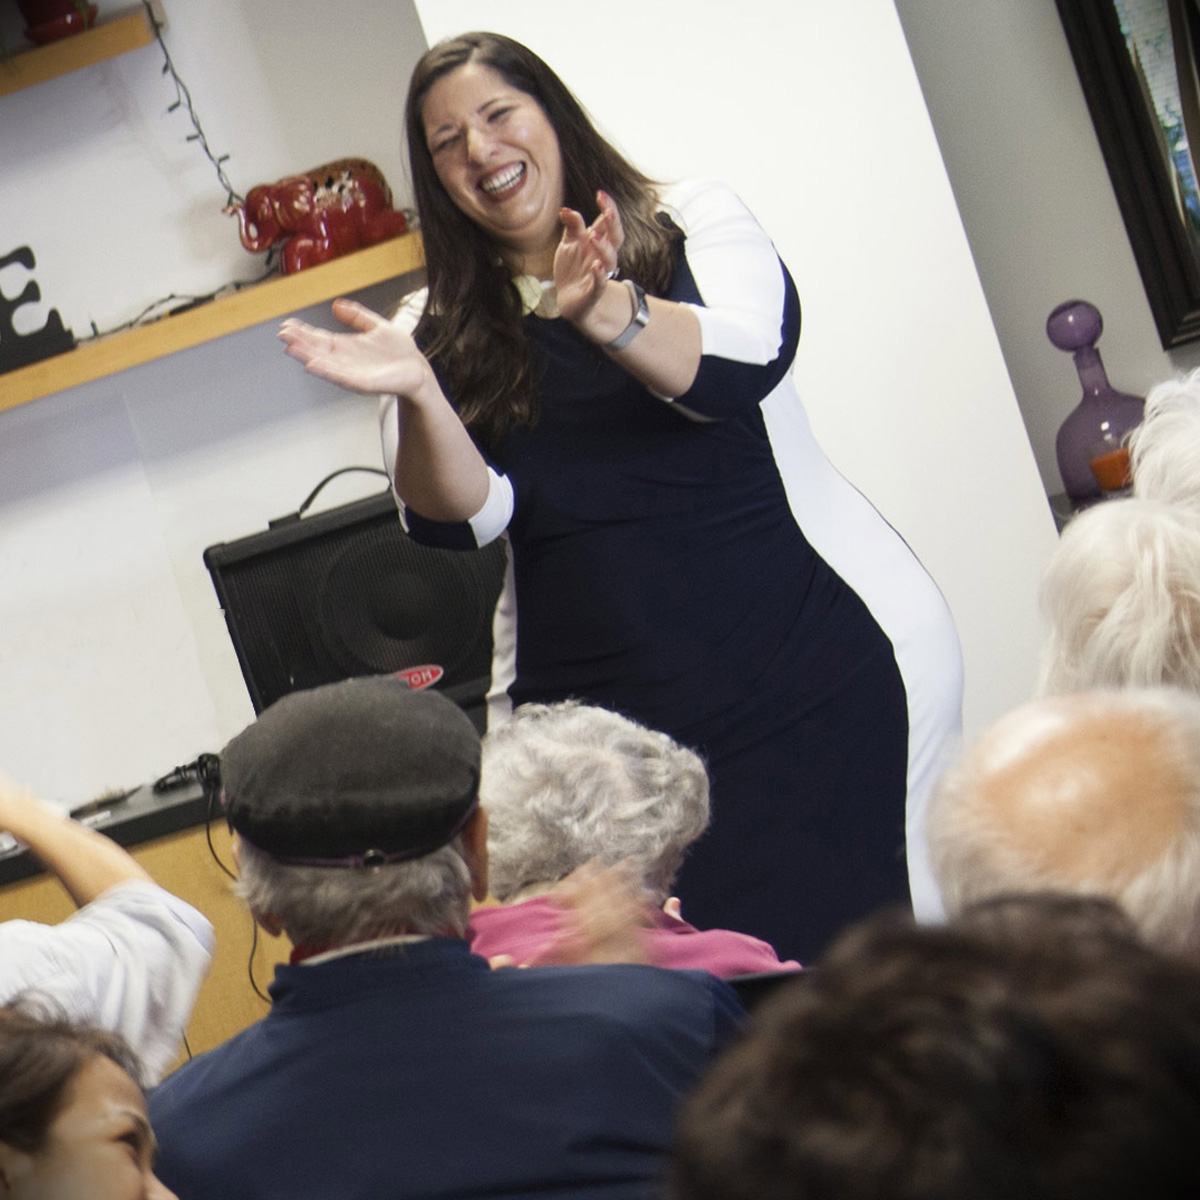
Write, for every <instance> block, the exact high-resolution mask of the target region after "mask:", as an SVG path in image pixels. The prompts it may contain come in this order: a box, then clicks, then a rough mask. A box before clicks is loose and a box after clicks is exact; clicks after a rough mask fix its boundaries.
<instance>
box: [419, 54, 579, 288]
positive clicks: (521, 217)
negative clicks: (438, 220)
mask: <svg viewBox="0 0 1200 1200" xmlns="http://www.w3.org/2000/svg"><path fill="white" fill-rule="evenodd" d="M421 116H422V121H423V124H424V127H425V142H426V145H427V146H428V147H429V153H430V156H431V157H432V159H433V167H434V170H435V171H436V172H437V177H438V179H439V180H440V181H441V184H442V187H444V188H445V189H446V193H447V195H448V196H449V197H450V199H451V200H452V201H453V202H454V204H455V206H456V207H457V208H458V209H460V210H461V211H462V212H463V213H465V214H466V215H467V216H468V217H469V218H470V219H471V220H472V221H474V222H475V224H476V225H478V226H479V227H480V229H482V230H483V231H484V233H486V234H487V235H488V236H489V237H490V238H491V239H492V240H493V241H494V242H495V243H496V245H497V247H498V248H499V249H500V250H501V252H502V253H503V254H504V257H505V259H506V260H507V261H508V262H509V265H510V266H512V267H514V268H516V269H517V270H521V271H533V272H534V273H540V272H542V271H544V270H545V265H544V264H545V263H546V262H547V260H549V261H550V262H552V261H553V257H554V250H555V247H556V246H557V245H558V241H559V238H560V236H561V232H562V226H561V223H560V221H559V219H558V211H559V209H560V208H561V207H562V204H563V168H562V152H561V150H560V149H559V144H558V135H557V134H556V133H555V131H554V127H553V126H552V125H551V124H550V120H549V118H548V117H547V116H546V114H545V112H543V111H542V107H541V105H540V104H538V102H537V101H536V100H535V99H534V98H533V97H532V96H530V95H529V94H528V93H526V92H522V91H521V90H519V89H518V88H514V87H512V86H510V85H509V84H508V83H506V82H505V81H504V77H503V76H502V75H501V74H500V73H499V72H497V71H495V70H493V69H492V68H491V67H489V66H485V65H484V64H483V63H478V62H468V63H464V64H463V65H462V66H461V67H456V68H455V69H454V70H453V71H451V72H450V73H449V74H447V75H443V76H442V78H441V79H439V80H438V81H437V82H436V83H435V84H433V86H432V87H431V88H430V89H429V91H428V93H427V94H426V97H425V102H424V104H423V105H422V107H421Z"/></svg>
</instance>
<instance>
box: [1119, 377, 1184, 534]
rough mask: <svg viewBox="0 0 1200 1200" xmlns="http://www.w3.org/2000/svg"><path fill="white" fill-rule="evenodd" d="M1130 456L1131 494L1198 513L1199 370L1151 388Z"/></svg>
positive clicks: (1134, 433) (1130, 448) (1134, 434)
mask: <svg viewBox="0 0 1200 1200" xmlns="http://www.w3.org/2000/svg"><path fill="white" fill-rule="evenodd" d="M1129 459H1130V468H1131V470H1132V473H1133V493H1134V495H1135V496H1140V497H1141V498H1143V499H1146V500H1161V501H1163V502H1165V503H1168V504H1177V505H1180V506H1181V507H1185V508H1188V509H1190V510H1191V511H1193V512H1197V511H1200V369H1197V370H1195V371H1192V372H1191V373H1190V374H1189V375H1185V376H1183V377H1182V378H1179V379H1168V380H1164V381H1163V382H1162V383H1159V384H1157V385H1156V386H1155V387H1153V388H1151V389H1150V392H1149V394H1148V395H1147V396H1146V412H1145V416H1144V417H1143V418H1142V423H1141V424H1140V425H1138V426H1137V428H1136V429H1134V430H1133V432H1132V433H1130V435H1129Z"/></svg>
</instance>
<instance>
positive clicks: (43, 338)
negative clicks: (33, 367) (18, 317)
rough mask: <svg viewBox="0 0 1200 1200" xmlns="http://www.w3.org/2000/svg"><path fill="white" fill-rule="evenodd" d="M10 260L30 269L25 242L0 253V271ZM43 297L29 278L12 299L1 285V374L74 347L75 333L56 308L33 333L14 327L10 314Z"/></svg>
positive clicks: (29, 254) (29, 259) (28, 254)
mask: <svg viewBox="0 0 1200 1200" xmlns="http://www.w3.org/2000/svg"><path fill="white" fill-rule="evenodd" d="M13 263H19V264H20V265H21V266H23V267H25V268H27V269H28V270H30V271H32V270H33V266H34V257H33V251H32V250H31V249H30V248H29V247H28V246H18V247H17V248H16V249H15V250H13V251H12V252H11V253H10V254H5V255H3V256H0V271H2V270H3V269H4V268H5V267H7V266H11V265H12V264H13ZM41 298H42V293H41V290H40V289H39V288H38V285H37V284H36V283H34V281H33V280H32V279H31V280H30V281H29V282H28V283H27V284H26V285H25V288H24V290H23V291H22V292H21V294H20V295H19V296H17V297H16V298H15V299H10V298H9V297H8V296H6V295H5V294H4V291H3V289H2V288H0V374H3V373H4V372H5V371H15V370H16V369H17V368H18V367H27V366H28V365H29V364H30V363H35V362H40V361H41V360H42V359H43V358H51V357H52V356H53V355H55V354H62V353H63V352H64V351H66V350H71V349H74V346H75V335H74V334H73V333H72V332H71V331H70V330H69V329H64V328H63V323H62V318H61V317H60V316H59V315H58V309H56V308H52V309H51V310H50V315H49V316H48V317H47V318H46V324H45V325H43V326H42V328H41V329H35V330H34V331H33V332H32V333H26V334H20V333H18V332H17V331H16V330H15V329H14V328H13V314H14V313H15V312H16V311H17V309H18V308H20V307H21V305H22V304H29V303H30V302H31V301H34V300H40V299H41Z"/></svg>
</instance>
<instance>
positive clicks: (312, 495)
mask: <svg viewBox="0 0 1200 1200" xmlns="http://www.w3.org/2000/svg"><path fill="white" fill-rule="evenodd" d="M349 471H366V472H368V473H369V474H371V475H382V476H383V477H384V478H385V479H387V478H389V476H388V473H387V472H386V471H385V470H384V469H383V468H382V467H339V468H338V469H337V470H336V471H330V473H329V474H328V475H326V476H325V478H324V479H322V480H321V482H320V483H318V484H317V486H316V487H315V488H313V490H312V491H311V492H309V493H308V498H307V499H306V500H305V501H304V503H303V504H301V505H300V507H299V508H298V509H296V516H298V517H302V516H304V514H305V513H306V512H307V511H308V508H309V505H311V504H312V502H313V501H314V500H315V499H316V498H317V497H318V496H319V495H320V494H321V489H322V488H323V487H324V486H325V485H326V484H327V483H328V482H329V481H330V480H331V479H336V478H337V477H338V476H339V475H345V474H347V472H349Z"/></svg>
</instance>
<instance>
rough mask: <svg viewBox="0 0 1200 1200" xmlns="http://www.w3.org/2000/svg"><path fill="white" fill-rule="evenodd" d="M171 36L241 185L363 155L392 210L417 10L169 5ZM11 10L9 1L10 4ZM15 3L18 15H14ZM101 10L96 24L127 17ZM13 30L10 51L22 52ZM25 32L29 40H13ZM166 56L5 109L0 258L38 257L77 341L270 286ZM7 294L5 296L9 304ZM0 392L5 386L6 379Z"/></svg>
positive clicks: (79, 78) (54, 302)
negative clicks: (244, 288)
mask: <svg viewBox="0 0 1200 1200" xmlns="http://www.w3.org/2000/svg"><path fill="white" fill-rule="evenodd" d="M163 6H164V9H165V13H166V17H167V28H166V30H165V32H164V35H163V36H164V39H165V41H166V44H167V48H168V50H169V51H170V54H171V58H172V60H173V61H174V63H175V66H176V69H177V70H178V72H179V75H180V76H181V77H182V79H183V80H184V82H185V83H186V84H187V86H188V89H189V90H190V92H191V96H192V101H193V105H194V107H195V110H196V112H197V114H198V115H199V119H200V123H201V125H202V127H203V129H204V132H205V135H206V137H207V140H208V144H209V146H210V148H211V149H212V151H213V153H214V154H215V155H222V154H228V155H229V156H230V157H229V161H228V162H227V163H226V164H225V171H226V174H227V175H228V177H229V179H230V181H231V183H232V184H233V187H234V190H235V191H238V192H240V193H241V194H243V195H244V194H245V193H246V192H248V191H249V190H250V189H251V188H252V187H254V186H255V184H259V183H269V182H271V181H272V180H275V179H278V178H280V177H281V176H284V175H294V174H299V173H300V172H303V171H306V170H308V169H310V168H312V167H316V166H319V165H320V164H321V163H324V162H328V161H330V160H332V159H336V158H343V157H346V156H347V155H361V156H362V157H365V158H369V159H372V160H373V161H374V162H376V163H377V164H378V165H379V167H380V168H381V169H382V170H383V173H384V175H385V176H386V177H387V179H388V180H389V182H390V183H391V185H392V188H393V191H394V192H395V193H396V203H397V205H399V206H403V205H404V204H407V203H408V202H409V200H410V197H411V191H410V189H409V188H408V186H407V182H406V180H405V177H404V170H403V161H404V159H403V151H402V134H401V107H402V104H403V97H404V88H405V86H406V85H407V82H408V76H409V73H410V72H411V70H412V64H413V62H414V61H415V60H416V58H417V57H418V56H419V55H420V53H421V52H422V50H424V48H425V47H424V43H423V41H422V35H421V29H420V25H419V24H418V23H417V20H416V15H415V12H414V10H413V7H412V5H411V3H409V2H408V0H396V2H394V3H388V4H377V3H372V0H339V2H338V3H337V4H329V3H327V2H326V0H290V2H289V3H281V2H280V0H203V3H196V2H194V0H192V2H189V0H163ZM0 7H3V8H7V7H9V6H8V5H7V4H3V5H0ZM14 7H15V6H14ZM136 7H137V5H136V4H134V5H130V4H129V2H128V0H125V3H120V2H118V0H100V11H101V17H102V18H103V17H104V16H110V15H113V14H119V13H123V12H126V11H131V10H132V9H135V8H136ZM12 36H13V35H9V34H6V40H8V41H9V42H10V43H11V44H12V48H13V49H16V48H17V47H16V43H15V42H13V40H12ZM18 36H19V35H18ZM162 66H163V56H162V52H161V51H160V50H159V48H158V47H157V46H156V45H153V44H151V45H150V46H147V47H145V48H143V49H139V50H135V51H132V52H130V53H128V54H124V55H122V56H120V57H118V58H114V59H111V60H109V61H108V62H105V63H101V64H99V65H97V66H95V67H90V68H88V69H86V70H82V71H76V72H73V73H72V74H70V75H64V76H61V77H59V78H58V79H53V80H50V81H48V82H46V83H42V84H38V85H37V86H36V87H32V88H27V89H26V90H24V91H21V92H16V93H14V94H12V95H10V96H5V97H3V98H0V164H2V166H0V254H3V253H5V252H7V251H8V250H11V249H13V248H14V247H16V246H21V245H29V246H32V247H33V252H34V254H35V255H36V256H37V269H36V272H35V277H36V279H37V281H38V284H39V286H40V287H41V291H42V297H43V301H44V304H43V306H42V307H41V310H40V311H39V308H38V306H36V305H31V306H29V310H28V312H26V311H25V310H24V309H23V310H22V319H23V320H26V321H27V322H28V328H39V327H40V326H41V325H42V324H43V323H44V318H45V311H44V310H45V308H46V307H51V308H57V309H58V311H59V313H60V314H61V315H62V318H63V321H64V323H65V324H66V325H67V326H68V328H73V329H74V330H75V332H76V335H77V336H83V335H85V334H86V333H87V332H88V330H89V326H90V322H92V321H95V322H96V324H97V325H98V326H99V328H100V329H101V330H107V329H110V328H112V327H114V326H116V325H118V324H120V323H122V322H124V321H128V320H130V319H131V318H133V317H134V316H136V315H137V314H138V313H139V312H141V310H142V309H143V308H144V307H145V306H146V305H147V304H149V303H151V302H153V301H155V300H158V299H159V298H160V297H163V296H166V295H169V294H171V293H172V292H174V293H175V294H177V295H187V294H206V293H208V292H210V291H212V290H214V289H215V288H218V287H220V286H222V285H224V284H227V283H230V282H231V281H233V280H237V279H254V278H257V277H258V276H259V275H260V274H261V273H262V262H263V256H261V255H251V254H248V253H247V252H246V251H245V250H243V249H242V246H241V243H240V242H239V240H238V236H237V224H236V222H235V220H234V218H233V217H231V216H227V215H225V213H224V212H223V211H222V209H223V208H224V205H225V200H226V195H225V191H224V189H223V188H222V187H221V185H220V184H219V182H218V180H217V177H216V172H215V170H214V168H213V167H212V166H211V164H210V163H209V162H208V161H207V159H206V158H205V157H204V154H203V152H202V151H201V150H200V148H199V147H198V146H197V145H195V144H194V143H189V142H187V140H186V139H187V137H188V136H189V135H190V134H191V133H192V132H193V128H192V124H191V122H190V120H189V119H188V117H187V116H186V114H185V111H184V109H182V108H180V109H177V110H176V111H175V112H173V113H169V112H168V111H167V109H168V107H169V106H170V105H171V104H173V103H174V101H175V99H176V92H175V88H174V86H173V85H172V83H171V81H170V79H169V77H167V76H164V75H163V74H162ZM10 272H11V273H12V275H13V276H14V279H13V281H12V282H8V281H6V280H3V279H0V286H3V287H4V289H5V291H6V292H7V293H8V294H10V295H12V294H15V293H16V292H17V291H19V290H20V289H19V288H17V287H15V286H14V285H15V275H16V272H17V268H10V269H9V270H8V271H6V272H5V274H6V275H8V274H10ZM0 387H3V380H2V379H0Z"/></svg>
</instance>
